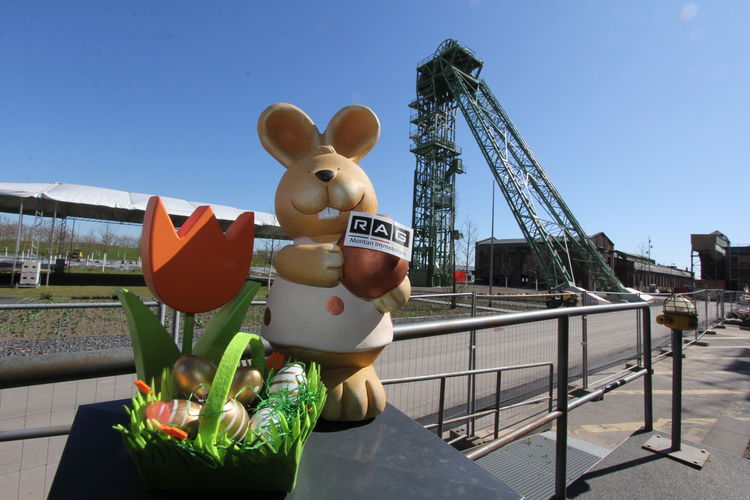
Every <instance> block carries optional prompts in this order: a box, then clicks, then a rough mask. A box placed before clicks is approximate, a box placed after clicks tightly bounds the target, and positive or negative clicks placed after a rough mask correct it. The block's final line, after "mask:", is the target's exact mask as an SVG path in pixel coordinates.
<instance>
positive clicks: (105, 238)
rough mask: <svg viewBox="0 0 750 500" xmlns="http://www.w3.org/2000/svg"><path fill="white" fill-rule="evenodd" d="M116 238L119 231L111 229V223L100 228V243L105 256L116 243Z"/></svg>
mask: <svg viewBox="0 0 750 500" xmlns="http://www.w3.org/2000/svg"><path fill="white" fill-rule="evenodd" d="M115 238H117V231H115V230H114V229H113V228H111V227H110V225H109V222H106V223H105V224H104V227H100V228H99V243H101V245H102V253H103V254H106V253H107V249H109V247H110V246H112V244H113V243H114V242H115Z"/></svg>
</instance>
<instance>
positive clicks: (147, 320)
mask: <svg viewBox="0 0 750 500" xmlns="http://www.w3.org/2000/svg"><path fill="white" fill-rule="evenodd" d="M116 293H117V296H118V297H119V298H120V302H122V307H123V309H124V311H125V317H126V318H127V320H128V329H129V330H130V340H131V342H132V344H133V357H134V358H135V370H136V373H137V374H138V378H139V379H141V380H143V381H150V380H160V379H161V374H162V370H163V369H164V368H165V367H168V366H172V365H173V364H174V362H175V361H176V360H177V358H179V357H180V355H181V353H180V350H179V349H178V348H177V346H176V345H175V343H174V340H172V337H171V336H170V335H169V333H168V332H167V330H166V329H165V328H164V325H162V324H161V323H160V322H159V319H158V318H157V317H156V315H155V314H154V313H153V312H151V310H150V309H149V308H148V307H146V306H145V305H144V304H143V302H141V299H139V298H138V297H137V296H136V295H135V294H134V293H133V292H131V291H129V290H127V289H125V288H118V289H117V290H116Z"/></svg>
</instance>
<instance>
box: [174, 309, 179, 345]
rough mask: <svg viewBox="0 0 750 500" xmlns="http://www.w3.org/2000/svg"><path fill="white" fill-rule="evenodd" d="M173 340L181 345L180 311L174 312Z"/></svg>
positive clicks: (175, 310)
mask: <svg viewBox="0 0 750 500" xmlns="http://www.w3.org/2000/svg"><path fill="white" fill-rule="evenodd" d="M172 339H173V340H174V343H175V344H177V345H180V311H178V310H177V309H173V310H172Z"/></svg>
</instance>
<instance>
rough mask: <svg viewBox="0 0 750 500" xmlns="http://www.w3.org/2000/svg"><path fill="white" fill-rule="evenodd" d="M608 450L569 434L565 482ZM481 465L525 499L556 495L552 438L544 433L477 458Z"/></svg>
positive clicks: (586, 468) (534, 499) (551, 434)
mask: <svg viewBox="0 0 750 500" xmlns="http://www.w3.org/2000/svg"><path fill="white" fill-rule="evenodd" d="M607 453H609V450H607V449H606V448H602V447H600V446H596V445H593V444H590V443H586V442H584V441H581V440H579V439H574V438H571V437H570V436H569V437H568V470H567V473H566V484H567V485H570V484H571V483H572V482H573V481H575V480H576V479H578V478H579V477H581V476H582V475H583V474H585V473H586V472H587V471H589V470H590V469H591V468H592V467H593V466H594V465H596V464H597V463H598V462H599V461H600V460H601V459H602V458H604V457H605V456H606V455H607ZM477 464H479V465H480V466H481V467H482V468H484V469H485V470H486V471H487V472H489V473H490V474H492V475H493V476H495V477H496V478H497V479H499V480H500V481H502V482H504V483H505V484H507V485H508V486H510V487H511V488H513V489H514V490H516V491H517V492H518V493H520V494H521V495H523V497H524V498H526V499H528V500H536V499H547V498H550V497H551V496H553V495H554V494H555V439H554V433H553V432H545V433H542V434H536V435H534V436H531V437H528V438H524V439H520V440H518V441H515V442H513V443H511V444H509V445H507V446H505V447H503V448H501V449H499V450H497V451H494V452H492V453H490V454H489V455H486V456H484V457H482V458H480V459H479V460H477Z"/></svg>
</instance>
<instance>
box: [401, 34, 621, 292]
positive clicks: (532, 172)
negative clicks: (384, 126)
mask: <svg viewBox="0 0 750 500" xmlns="http://www.w3.org/2000/svg"><path fill="white" fill-rule="evenodd" d="M482 65H483V63H482V61H481V60H480V59H479V58H477V56H476V55H475V54H474V53H473V52H472V51H471V50H469V49H467V48H465V47H462V46H461V45H459V43H458V42H456V41H455V40H446V41H445V42H443V43H442V44H441V45H440V46H439V47H438V49H437V51H436V52H435V54H434V55H432V56H431V57H430V58H428V59H427V60H425V61H423V62H421V63H420V64H419V65H418V66H417V98H416V100H415V101H414V102H412V103H411V104H409V107H410V108H412V110H413V112H412V116H411V123H412V130H411V133H410V137H411V141H412V147H411V152H412V153H414V155H415V156H416V163H417V165H416V169H415V171H414V200H413V210H412V227H413V228H414V247H413V252H412V264H411V271H410V278H411V281H412V283H413V284H414V285H416V286H446V285H448V284H450V283H451V282H452V279H453V276H452V273H453V267H454V265H453V264H454V241H455V240H456V239H457V238H460V234H459V233H458V232H457V231H456V230H455V218H456V217H455V212H456V202H455V192H456V184H455V176H456V174H460V173H463V170H462V167H461V159H460V157H459V156H460V154H461V150H460V148H458V147H457V145H456V114H457V113H456V111H457V109H459V108H460V109H461V112H462V114H463V115H464V118H465V119H466V121H467V123H468V124H469V128H470V129H471V131H472V134H473V135H474V138H475V139H476V141H477V144H479V147H480V149H481V151H482V154H483V155H484V157H485V159H486V160H487V164H488V165H489V167H490V170H491V171H492V174H493V175H494V177H495V180H496V181H497V184H498V186H500V190H501V191H502V193H503V196H504V197H505V200H506V201H507V202H508V206H509V207H510V209H511V211H512V212H513V216H514V217H515V219H516V222H517V223H518V226H519V227H520V228H521V231H522V232H523V235H524V237H525V238H526V241H527V242H528V244H529V247H530V248H531V252H532V254H533V255H534V257H535V259H536V261H537V263H538V265H539V269H540V271H541V274H542V277H543V278H544V280H545V281H546V282H547V286H548V287H549V288H554V289H565V288H568V287H570V286H574V285H575V280H574V278H573V274H572V263H573V262H576V263H577V264H579V265H580V266H581V267H582V268H584V269H585V270H586V272H587V273H588V274H589V276H590V277H591V278H592V279H593V280H595V282H596V283H597V286H598V288H599V289H601V290H605V291H611V292H622V291H625V289H624V287H623V286H622V284H621V283H620V281H619V280H618V279H617V277H616V276H615V274H614V272H613V271H612V269H611V268H610V267H609V266H608V265H607V263H606V262H605V261H604V258H603V257H602V256H601V254H600V253H599V251H598V250H597V249H596V247H594V245H593V243H592V242H591V240H590V239H589V238H588V236H587V235H586V233H585V232H584V231H583V228H582V227H581V225H580V224H579V223H578V221H577V220H576V218H575V217H574V216H573V214H572V213H571V211H570V209H569V208H568V206H567V205H566V204H565V202H564V201H563V199H562V197H561V196H560V194H559V193H558V192H557V189H555V187H554V185H553V184H552V182H551V181H550V180H549V177H547V174H546V173H545V172H544V170H543V169H542V167H541V165H539V162H537V160H536V158H535V157H534V154H533V153H532V152H531V149H530V148H529V147H528V145H527V144H526V142H525V141H524V140H523V138H522V137H521V134H520V133H519V132H518V130H517V129H516V128H515V126H514V125H513V123H512V122H511V121H510V118H509V117H508V115H507V114H506V113H505V111H504V110H503V108H502V106H500V103H499V102H498V101H497V99H496V98H495V96H494V95H493V94H492V92H491V91H490V88H489V87H488V86H487V84H486V83H485V82H484V81H482V80H480V79H479V72H480V71H481V69H482Z"/></svg>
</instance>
